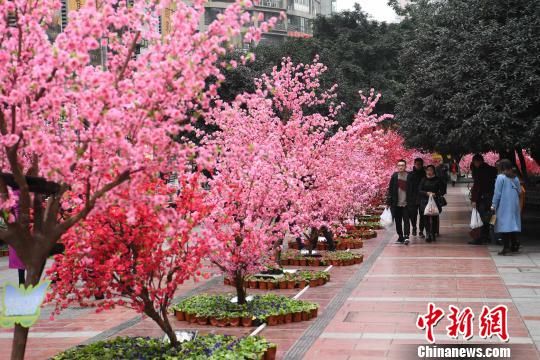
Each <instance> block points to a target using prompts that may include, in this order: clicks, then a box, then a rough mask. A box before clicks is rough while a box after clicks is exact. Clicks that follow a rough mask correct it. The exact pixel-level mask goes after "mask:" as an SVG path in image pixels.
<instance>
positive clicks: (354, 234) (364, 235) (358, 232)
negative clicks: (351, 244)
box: [343, 227, 377, 240]
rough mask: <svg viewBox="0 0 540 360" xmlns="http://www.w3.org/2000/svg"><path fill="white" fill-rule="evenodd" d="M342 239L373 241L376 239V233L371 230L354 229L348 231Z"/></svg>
mask: <svg viewBox="0 0 540 360" xmlns="http://www.w3.org/2000/svg"><path fill="white" fill-rule="evenodd" d="M343 237H346V238H347V237H348V238H361V239H363V240H367V239H373V238H376V237H377V232H376V231H375V230H373V229H364V228H361V227H360V228H356V229H355V230H349V231H347V233H346V234H345V235H343Z"/></svg>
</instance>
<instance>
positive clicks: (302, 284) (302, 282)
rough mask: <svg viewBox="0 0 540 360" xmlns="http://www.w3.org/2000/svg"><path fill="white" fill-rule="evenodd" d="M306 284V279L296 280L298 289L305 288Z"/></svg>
mask: <svg viewBox="0 0 540 360" xmlns="http://www.w3.org/2000/svg"><path fill="white" fill-rule="evenodd" d="M306 285H307V281H306V280H300V281H298V287H299V288H300V289H303V288H305V287H306Z"/></svg>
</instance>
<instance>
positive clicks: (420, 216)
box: [408, 158, 426, 238]
mask: <svg viewBox="0 0 540 360" xmlns="http://www.w3.org/2000/svg"><path fill="white" fill-rule="evenodd" d="M410 174H411V176H410V182H411V187H412V192H411V196H410V200H411V204H409V206H408V208H409V219H410V220H411V227H412V235H413V236H416V235H417V232H416V230H417V229H418V230H420V232H419V233H418V236H420V237H421V238H423V237H424V213H423V212H422V211H420V198H419V196H418V187H419V186H420V181H422V179H423V178H425V177H426V170H425V169H424V160H423V159H422V158H416V159H414V166H413V169H412V171H411V173H410ZM417 224H418V226H417Z"/></svg>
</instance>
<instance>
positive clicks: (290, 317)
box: [285, 313, 293, 324]
mask: <svg viewBox="0 0 540 360" xmlns="http://www.w3.org/2000/svg"><path fill="white" fill-rule="evenodd" d="M292 318H293V315H292V313H287V314H285V324H289V323H291V322H292Z"/></svg>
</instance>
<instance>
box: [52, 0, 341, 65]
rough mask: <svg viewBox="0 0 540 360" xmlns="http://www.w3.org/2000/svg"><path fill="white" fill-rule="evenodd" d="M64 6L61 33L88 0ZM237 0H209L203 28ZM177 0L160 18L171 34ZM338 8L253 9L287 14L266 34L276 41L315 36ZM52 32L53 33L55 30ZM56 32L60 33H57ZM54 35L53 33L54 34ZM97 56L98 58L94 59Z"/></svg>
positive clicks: (295, 2)
mask: <svg viewBox="0 0 540 360" xmlns="http://www.w3.org/2000/svg"><path fill="white" fill-rule="evenodd" d="M61 1H62V8H61V11H60V14H59V16H58V18H57V19H56V20H55V24H54V25H55V28H54V29H51V30H52V32H53V33H58V32H60V31H62V30H63V28H65V27H66V26H67V23H68V14H69V12H70V11H76V10H79V9H80V8H81V6H82V5H83V4H84V1H85V0H61ZM233 2H234V0H209V1H208V2H207V3H206V4H205V8H206V9H205V14H204V16H203V17H202V18H201V19H200V23H199V24H200V25H199V28H200V29H201V30H205V29H206V28H207V27H208V25H210V24H211V23H212V22H213V21H214V20H215V19H216V18H217V16H218V14H220V13H223V12H224V11H225V9H226V8H227V7H228V6H230V5H231V3H233ZM175 10H176V9H175V6H174V2H172V3H171V8H169V9H165V10H164V11H163V13H162V14H161V16H160V19H159V30H160V32H161V33H162V34H167V33H168V32H169V31H170V28H171V22H170V15H171V14H172V13H173V12H174V11H175ZM335 10H336V0H259V1H258V4H257V5H256V6H254V7H253V8H252V9H251V10H250V12H252V13H263V15H264V19H265V20H269V19H270V18H272V17H277V18H279V17H280V14H281V13H285V14H286V18H285V19H280V20H278V22H277V24H276V25H275V26H274V27H273V28H272V29H271V30H270V31H268V32H267V33H264V34H263V37H262V39H261V43H275V42H280V41H283V40H284V39H285V38H287V37H310V36H313V21H314V20H315V18H316V17H317V16H319V15H330V14H332V13H333V12H335ZM51 35H52V34H51ZM54 35H56V34H54ZM54 35H53V36H54ZM238 46H239V47H249V46H251V44H240V43H239V44H238ZM91 55H92V58H93V59H92V60H93V61H92V62H93V63H99V62H103V59H102V58H103V54H101V53H100V52H99V51H96V53H95V54H91ZM94 57H95V59H94Z"/></svg>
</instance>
